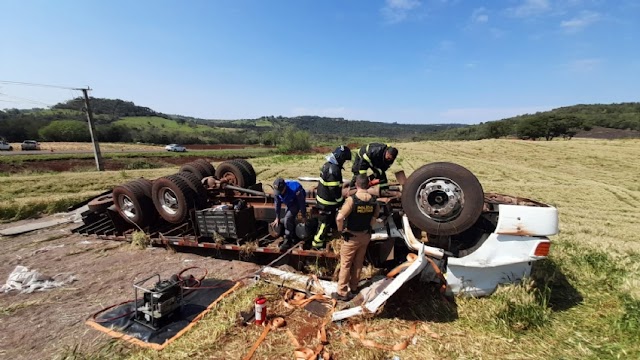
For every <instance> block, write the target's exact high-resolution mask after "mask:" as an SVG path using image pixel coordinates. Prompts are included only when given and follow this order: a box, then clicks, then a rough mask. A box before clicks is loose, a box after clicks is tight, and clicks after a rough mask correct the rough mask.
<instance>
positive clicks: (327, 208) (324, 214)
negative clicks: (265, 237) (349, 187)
mask: <svg viewBox="0 0 640 360" xmlns="http://www.w3.org/2000/svg"><path fill="white" fill-rule="evenodd" d="M347 160H351V150H350V149H349V148H348V147H346V146H344V145H340V146H338V147H337V148H336V149H335V150H333V152H332V153H331V154H329V155H328V156H327V162H326V163H324V165H323V166H322V168H320V181H319V182H318V190H317V194H316V202H317V204H318V205H317V207H318V209H319V210H320V216H319V219H318V220H319V222H318V231H317V232H316V234H315V236H314V237H313V241H312V242H311V247H312V248H313V249H314V250H320V249H323V248H324V247H325V240H326V237H327V233H328V232H329V230H330V229H335V228H336V214H337V212H338V209H339V208H340V206H341V205H342V203H343V200H344V199H343V198H342V169H343V168H342V166H343V165H344V163H345V161H347Z"/></svg>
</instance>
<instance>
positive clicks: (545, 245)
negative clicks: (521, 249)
mask: <svg viewBox="0 0 640 360" xmlns="http://www.w3.org/2000/svg"><path fill="white" fill-rule="evenodd" d="M550 247H551V243H550V242H548V241H544V242H541V243H539V244H538V246H536V251H534V252H533V256H548V255H549V248H550Z"/></svg>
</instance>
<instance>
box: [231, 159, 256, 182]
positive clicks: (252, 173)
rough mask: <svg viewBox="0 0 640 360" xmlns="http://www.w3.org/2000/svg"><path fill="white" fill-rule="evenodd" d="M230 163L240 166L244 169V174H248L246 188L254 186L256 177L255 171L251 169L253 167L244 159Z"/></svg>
mask: <svg viewBox="0 0 640 360" xmlns="http://www.w3.org/2000/svg"><path fill="white" fill-rule="evenodd" d="M232 161H233V162H235V163H236V164H238V165H240V167H242V168H244V169H245V170H246V172H247V173H248V174H249V179H248V180H249V183H248V184H247V185H246V186H247V187H249V186H251V185H255V184H256V180H257V176H256V171H255V169H254V168H253V165H251V163H250V162H248V161H247V160H245V159H234V160H232Z"/></svg>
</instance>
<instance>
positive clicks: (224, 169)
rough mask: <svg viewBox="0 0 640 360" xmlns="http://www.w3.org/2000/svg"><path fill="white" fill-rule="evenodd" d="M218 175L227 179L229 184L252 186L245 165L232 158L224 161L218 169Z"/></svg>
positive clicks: (242, 186) (243, 186) (221, 178)
mask: <svg viewBox="0 0 640 360" xmlns="http://www.w3.org/2000/svg"><path fill="white" fill-rule="evenodd" d="M216 177H217V178H218V179H220V180H226V181H227V182H228V183H229V184H231V185H235V186H238V187H241V188H246V187H248V186H250V185H249V184H250V182H251V181H250V180H251V179H250V177H251V176H250V175H249V172H248V171H247V170H245V168H244V167H241V166H240V165H239V164H238V163H235V162H233V161H231V160H229V161H224V162H222V163H221V164H220V165H218V168H217V169H216Z"/></svg>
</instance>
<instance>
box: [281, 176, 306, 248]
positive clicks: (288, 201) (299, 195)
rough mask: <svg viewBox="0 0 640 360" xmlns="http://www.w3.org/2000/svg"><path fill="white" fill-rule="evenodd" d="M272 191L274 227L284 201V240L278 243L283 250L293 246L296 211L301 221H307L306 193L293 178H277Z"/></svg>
mask: <svg viewBox="0 0 640 360" xmlns="http://www.w3.org/2000/svg"><path fill="white" fill-rule="evenodd" d="M273 192H274V194H273V195H274V197H275V207H276V219H275V220H274V221H273V226H274V228H277V227H278V225H280V209H281V207H282V204H283V203H284V204H285V205H286V206H287V211H286V212H285V215H284V241H283V242H282V244H281V245H280V250H281V251H285V250H287V249H289V248H290V247H292V246H293V243H294V236H295V233H296V216H297V215H298V211H300V214H301V216H302V221H303V222H305V223H306V222H307V207H306V202H305V198H306V197H307V193H306V192H305V191H304V188H303V187H302V185H300V183H299V182H297V181H295V180H286V181H285V180H284V179H283V178H277V179H276V180H275V181H274V182H273Z"/></svg>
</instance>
